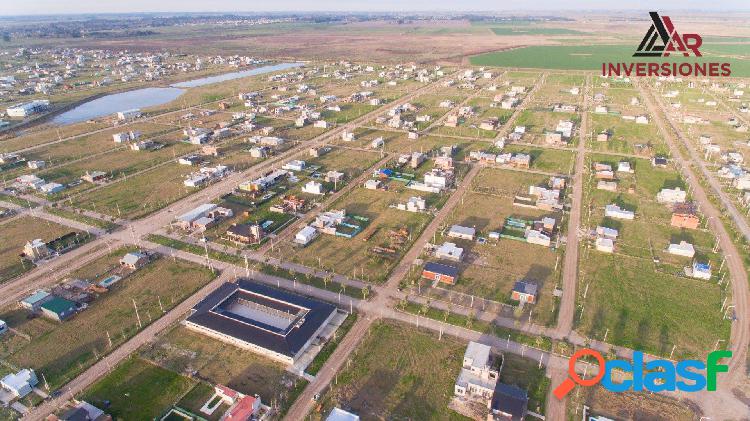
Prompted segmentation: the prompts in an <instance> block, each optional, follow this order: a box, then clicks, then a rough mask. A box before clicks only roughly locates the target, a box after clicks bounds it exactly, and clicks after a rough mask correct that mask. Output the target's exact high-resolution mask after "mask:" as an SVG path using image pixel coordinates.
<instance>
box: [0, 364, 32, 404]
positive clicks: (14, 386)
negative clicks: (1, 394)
mask: <svg viewBox="0 0 750 421" xmlns="http://www.w3.org/2000/svg"><path fill="white" fill-rule="evenodd" d="M37 384H39V380H38V379H37V378H36V373H35V372H34V370H32V369H30V368H24V369H23V370H21V371H19V372H17V373H11V374H8V375H7V376H5V377H3V378H2V379H0V386H1V387H2V388H3V389H5V390H7V391H8V392H10V394H11V395H12V396H13V397H15V398H23V397H24V396H26V395H28V394H29V393H31V392H32V390H33V389H34V387H35V386H36V385H37Z"/></svg>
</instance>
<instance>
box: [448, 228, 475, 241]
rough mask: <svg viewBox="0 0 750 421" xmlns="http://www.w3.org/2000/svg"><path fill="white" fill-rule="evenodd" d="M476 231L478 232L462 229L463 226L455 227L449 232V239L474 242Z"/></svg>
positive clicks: (472, 229)
mask: <svg viewBox="0 0 750 421" xmlns="http://www.w3.org/2000/svg"><path fill="white" fill-rule="evenodd" d="M476 231H477V230H476V229H474V228H469V227H462V226H461V225H453V226H452V227H451V229H450V230H449V231H448V237H451V238H461V239H464V240H473V239H474V235H475V234H476Z"/></svg>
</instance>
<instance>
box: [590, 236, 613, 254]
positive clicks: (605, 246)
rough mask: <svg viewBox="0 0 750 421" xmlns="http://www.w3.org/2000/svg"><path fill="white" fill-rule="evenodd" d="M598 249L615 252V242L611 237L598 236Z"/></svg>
mask: <svg viewBox="0 0 750 421" xmlns="http://www.w3.org/2000/svg"><path fill="white" fill-rule="evenodd" d="M594 246H595V247H596V250H597V251H601V252H604V253H614V252H615V242H614V241H613V240H612V239H611V238H605V237H598V238H597V239H596V241H595V242H594Z"/></svg>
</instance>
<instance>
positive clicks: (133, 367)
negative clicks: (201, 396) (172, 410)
mask: <svg viewBox="0 0 750 421" xmlns="http://www.w3.org/2000/svg"><path fill="white" fill-rule="evenodd" d="M194 384H195V381H194V380H192V379H190V378H188V377H185V376H181V375H179V374H177V373H175V372H172V371H169V370H167V369H164V368H161V367H159V366H156V365H154V364H151V363H149V362H147V361H144V360H142V359H140V358H138V357H132V358H130V359H128V360H126V361H125V362H123V363H121V364H120V365H119V366H117V368H115V370H114V371H112V372H111V373H110V374H109V375H108V376H107V377H105V378H103V379H101V380H99V381H98V382H97V383H95V384H94V385H93V386H91V387H90V388H88V389H87V390H86V391H84V392H83V396H82V398H83V399H84V400H86V401H87V402H90V403H92V404H93V405H96V406H98V407H100V408H106V411H107V413H108V414H110V415H112V418H113V419H115V420H149V419H156V417H158V416H159V415H161V414H162V413H163V412H165V411H166V410H167V409H168V408H169V407H170V406H171V405H172V404H173V403H175V402H176V401H177V400H179V399H180V397H182V396H183V395H184V394H185V393H187V392H188V391H189V390H190V389H191V388H192V387H193V385H194ZM104 401H109V402H110V405H109V407H106V406H105V405H104Z"/></svg>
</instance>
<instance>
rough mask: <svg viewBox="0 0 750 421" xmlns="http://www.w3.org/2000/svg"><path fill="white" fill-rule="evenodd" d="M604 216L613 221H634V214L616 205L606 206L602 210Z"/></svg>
mask: <svg viewBox="0 0 750 421" xmlns="http://www.w3.org/2000/svg"><path fill="white" fill-rule="evenodd" d="M604 216H606V217H609V218H614V219H627V220H633V219H635V213H634V212H632V211H629V210H625V209H622V208H620V207H619V206H617V205H607V206H606V207H605V208H604Z"/></svg>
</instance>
